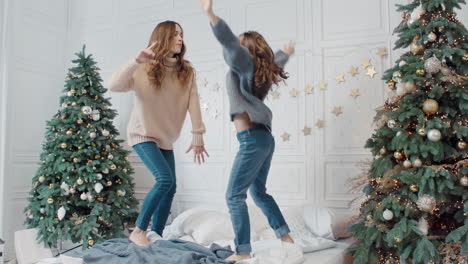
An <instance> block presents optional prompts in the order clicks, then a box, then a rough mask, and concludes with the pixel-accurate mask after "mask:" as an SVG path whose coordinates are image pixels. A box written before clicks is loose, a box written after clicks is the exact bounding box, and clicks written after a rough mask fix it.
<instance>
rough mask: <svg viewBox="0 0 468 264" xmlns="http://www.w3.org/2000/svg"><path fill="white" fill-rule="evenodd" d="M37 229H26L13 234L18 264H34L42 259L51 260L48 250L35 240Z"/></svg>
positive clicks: (50, 252)
mask: <svg viewBox="0 0 468 264" xmlns="http://www.w3.org/2000/svg"><path fill="white" fill-rule="evenodd" d="M36 238H37V229H26V230H20V231H16V232H15V251H16V252H15V253H16V258H17V261H18V264H26V263H36V262H38V261H40V260H42V259H46V258H52V257H53V256H52V251H51V250H50V248H47V247H45V246H44V244H43V243H39V242H37V240H36Z"/></svg>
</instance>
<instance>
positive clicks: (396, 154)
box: [393, 151, 403, 160]
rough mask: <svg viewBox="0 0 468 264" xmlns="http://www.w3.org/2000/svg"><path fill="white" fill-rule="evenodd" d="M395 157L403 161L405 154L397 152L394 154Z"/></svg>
mask: <svg viewBox="0 0 468 264" xmlns="http://www.w3.org/2000/svg"><path fill="white" fill-rule="evenodd" d="M393 157H395V159H397V160H401V159H403V154H402V153H401V152H399V151H395V153H393Z"/></svg>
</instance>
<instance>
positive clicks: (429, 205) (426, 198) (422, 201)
mask: <svg viewBox="0 0 468 264" xmlns="http://www.w3.org/2000/svg"><path fill="white" fill-rule="evenodd" d="M416 204H417V205H418V208H419V209H420V210H421V211H424V212H428V213H432V211H434V209H435V206H436V200H435V198H434V197H432V196H430V195H427V194H425V195H423V196H421V197H419V199H418V201H417V202H416Z"/></svg>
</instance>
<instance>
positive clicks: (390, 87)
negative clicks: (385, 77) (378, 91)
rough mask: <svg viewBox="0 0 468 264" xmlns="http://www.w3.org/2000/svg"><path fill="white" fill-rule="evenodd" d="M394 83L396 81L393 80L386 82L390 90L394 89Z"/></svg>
mask: <svg viewBox="0 0 468 264" xmlns="http://www.w3.org/2000/svg"><path fill="white" fill-rule="evenodd" d="M395 84H396V83H395V81H394V80H391V81H389V82H388V88H389V89H390V90H395Z"/></svg>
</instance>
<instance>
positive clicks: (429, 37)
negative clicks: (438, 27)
mask: <svg viewBox="0 0 468 264" xmlns="http://www.w3.org/2000/svg"><path fill="white" fill-rule="evenodd" d="M427 40H428V41H429V42H434V41H436V40H437V35H436V34H435V33H434V32H431V33H429V35H428V36H427Z"/></svg>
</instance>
